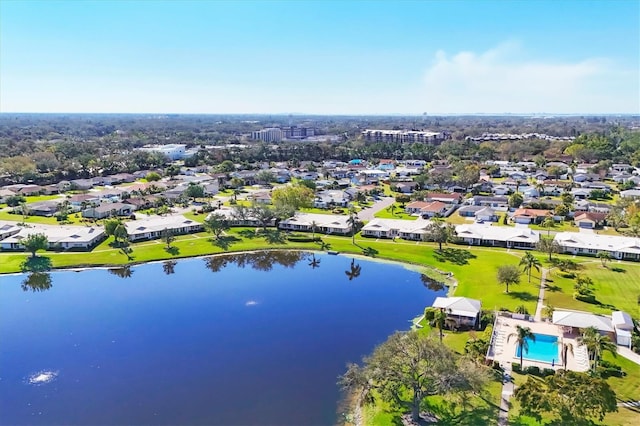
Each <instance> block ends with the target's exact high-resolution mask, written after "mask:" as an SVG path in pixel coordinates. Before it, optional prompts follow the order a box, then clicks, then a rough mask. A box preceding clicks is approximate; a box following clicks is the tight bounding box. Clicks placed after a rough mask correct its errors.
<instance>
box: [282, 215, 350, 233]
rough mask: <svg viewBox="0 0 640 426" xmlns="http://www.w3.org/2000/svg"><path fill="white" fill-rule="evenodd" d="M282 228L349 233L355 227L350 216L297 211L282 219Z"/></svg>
mask: <svg viewBox="0 0 640 426" xmlns="http://www.w3.org/2000/svg"><path fill="white" fill-rule="evenodd" d="M278 227H279V228H280V229H284V230H287V231H304V232H314V229H315V232H319V233H321V234H339V235H349V234H350V233H351V230H352V229H353V228H352V226H351V223H350V221H349V216H343V215H332V214H315V213H300V212H297V213H296V214H295V215H294V216H293V217H290V218H288V219H284V220H282V221H280V224H279V225H278Z"/></svg>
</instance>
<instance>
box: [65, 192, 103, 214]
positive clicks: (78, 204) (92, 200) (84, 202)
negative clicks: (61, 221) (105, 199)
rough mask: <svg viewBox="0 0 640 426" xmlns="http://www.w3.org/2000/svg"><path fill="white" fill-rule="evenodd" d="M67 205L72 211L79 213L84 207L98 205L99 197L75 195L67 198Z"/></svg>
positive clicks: (94, 195)
mask: <svg viewBox="0 0 640 426" xmlns="http://www.w3.org/2000/svg"><path fill="white" fill-rule="evenodd" d="M68 201H69V205H70V206H71V208H72V209H73V210H74V211H79V210H81V209H83V208H86V206H97V205H99V204H100V196H99V195H97V194H76V195H72V196H71V197H69V198H68Z"/></svg>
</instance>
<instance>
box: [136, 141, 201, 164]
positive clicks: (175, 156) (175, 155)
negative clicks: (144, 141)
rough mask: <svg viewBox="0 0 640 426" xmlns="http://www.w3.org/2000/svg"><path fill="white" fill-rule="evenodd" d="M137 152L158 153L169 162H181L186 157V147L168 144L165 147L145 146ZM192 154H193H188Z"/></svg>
mask: <svg viewBox="0 0 640 426" xmlns="http://www.w3.org/2000/svg"><path fill="white" fill-rule="evenodd" d="M138 150H139V151H147V152H159V153H161V154H164V155H166V156H167V157H169V158H170V159H171V160H181V159H183V158H186V157H188V156H189V155H188V154H187V146H186V145H184V144H177V143H170V144H166V145H145V146H143V147H142V148H138ZM190 154H193V152H190Z"/></svg>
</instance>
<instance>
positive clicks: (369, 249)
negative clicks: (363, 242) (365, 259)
mask: <svg viewBox="0 0 640 426" xmlns="http://www.w3.org/2000/svg"><path fill="white" fill-rule="evenodd" d="M378 253H379V252H378V250H376V249H374V248H373V247H365V248H363V249H362V254H364V255H365V256H369V257H376V255H377V254H378Z"/></svg>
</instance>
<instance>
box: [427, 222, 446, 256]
mask: <svg viewBox="0 0 640 426" xmlns="http://www.w3.org/2000/svg"><path fill="white" fill-rule="evenodd" d="M426 231H427V232H426V234H425V238H426V239H427V241H433V242H434V243H438V251H442V244H443V243H448V242H449V240H450V239H451V236H452V235H453V229H452V227H451V225H450V224H448V223H445V222H444V221H442V220H439V219H433V220H432V221H431V223H429V225H427V228H426Z"/></svg>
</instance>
